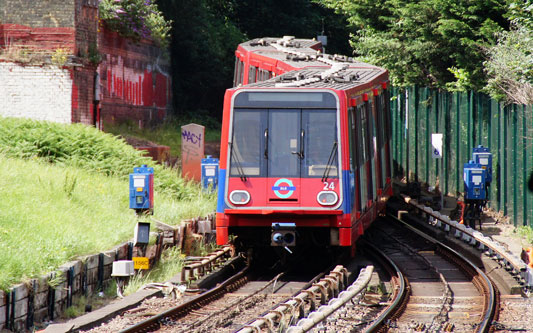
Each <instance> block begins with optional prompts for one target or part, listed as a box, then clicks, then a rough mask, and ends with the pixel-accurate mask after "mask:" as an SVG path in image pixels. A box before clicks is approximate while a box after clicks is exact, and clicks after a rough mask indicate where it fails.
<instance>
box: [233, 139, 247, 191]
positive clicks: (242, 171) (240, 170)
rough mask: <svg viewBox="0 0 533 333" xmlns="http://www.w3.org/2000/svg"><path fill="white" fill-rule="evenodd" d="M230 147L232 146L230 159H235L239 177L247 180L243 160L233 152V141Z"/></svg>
mask: <svg viewBox="0 0 533 333" xmlns="http://www.w3.org/2000/svg"><path fill="white" fill-rule="evenodd" d="M230 148H231V155H230V161H235V164H236V166H237V172H238V173H239V178H241V180H242V181H243V182H245V181H246V174H245V173H244V170H243V168H242V165H241V161H240V160H239V158H238V157H237V155H235V154H234V153H233V142H230Z"/></svg>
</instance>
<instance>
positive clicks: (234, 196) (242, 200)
mask: <svg viewBox="0 0 533 333" xmlns="http://www.w3.org/2000/svg"><path fill="white" fill-rule="evenodd" d="M229 201H231V203H232V204H234V205H246V204H247V203H248V202H249V201H250V193H248V192H247V191H243V190H235V191H233V192H231V194H230V195H229Z"/></svg>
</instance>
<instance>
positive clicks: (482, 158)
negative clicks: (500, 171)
mask: <svg viewBox="0 0 533 333" xmlns="http://www.w3.org/2000/svg"><path fill="white" fill-rule="evenodd" d="M472 159H473V160H474V162H476V163H479V164H481V165H482V167H483V169H485V170H487V174H486V179H485V181H486V182H487V184H490V183H491V182H492V154H491V153H490V151H489V148H486V147H483V146H481V145H480V146H477V147H475V148H474V149H473V150H472Z"/></svg>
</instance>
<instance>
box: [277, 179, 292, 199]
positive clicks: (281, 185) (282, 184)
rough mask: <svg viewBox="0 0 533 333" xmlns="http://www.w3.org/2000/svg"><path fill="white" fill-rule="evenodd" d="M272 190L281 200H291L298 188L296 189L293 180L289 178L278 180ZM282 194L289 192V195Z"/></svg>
mask: <svg viewBox="0 0 533 333" xmlns="http://www.w3.org/2000/svg"><path fill="white" fill-rule="evenodd" d="M272 190H273V191H274V194H276V196H277V197H278V198H280V199H287V198H289V197H290V196H291V195H292V194H293V193H294V190H296V187H294V185H293V183H292V181H291V180H289V179H287V178H281V179H278V180H277V181H276V182H275V183H274V186H272ZM280 192H287V193H284V194H283V193H280Z"/></svg>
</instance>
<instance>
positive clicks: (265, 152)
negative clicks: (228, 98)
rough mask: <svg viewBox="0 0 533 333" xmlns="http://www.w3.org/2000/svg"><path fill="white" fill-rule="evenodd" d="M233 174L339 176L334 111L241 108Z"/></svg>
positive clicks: (236, 122) (237, 112) (236, 114)
mask: <svg viewBox="0 0 533 333" xmlns="http://www.w3.org/2000/svg"><path fill="white" fill-rule="evenodd" d="M229 149H230V150H231V152H230V156H231V157H230V175H231V176H235V177H243V176H245V177H254V176H255V177H313V178H314V177H317V178H321V177H324V175H326V174H327V176H328V177H330V178H332V177H333V178H336V177H338V174H339V172H338V153H337V151H338V142H337V113H336V111H335V110H334V109H244V108H243V109H235V110H234V115H233V135H232V144H231V146H230V147H229Z"/></svg>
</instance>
